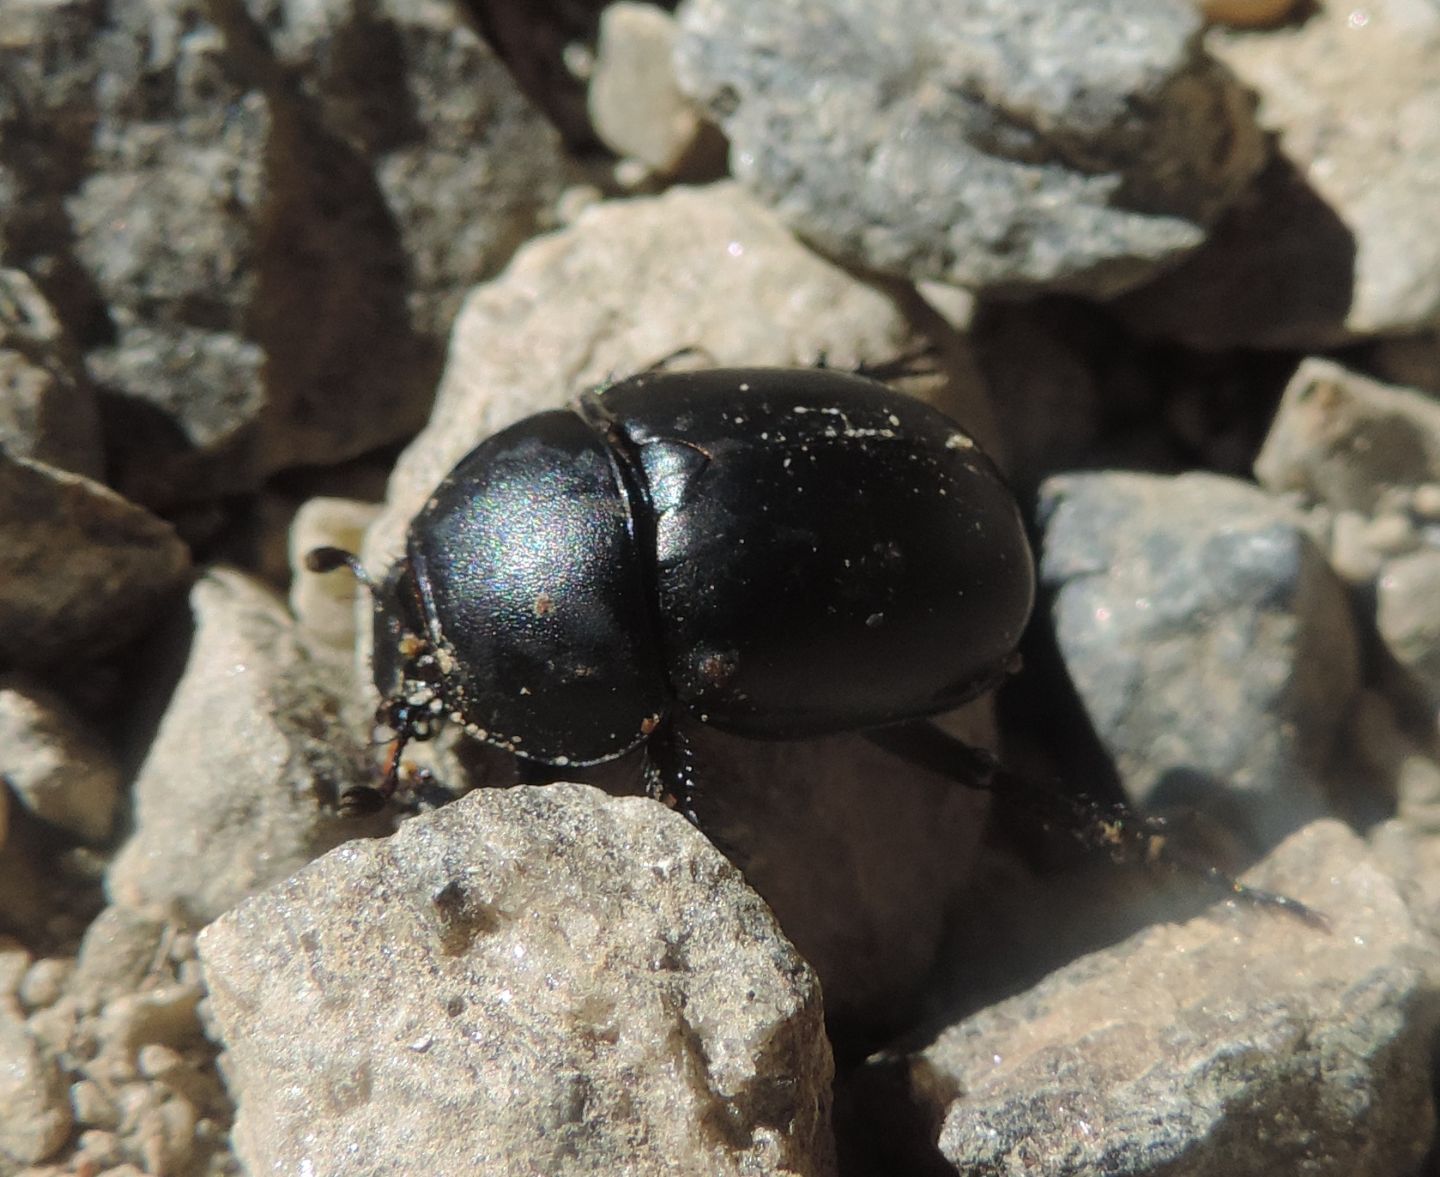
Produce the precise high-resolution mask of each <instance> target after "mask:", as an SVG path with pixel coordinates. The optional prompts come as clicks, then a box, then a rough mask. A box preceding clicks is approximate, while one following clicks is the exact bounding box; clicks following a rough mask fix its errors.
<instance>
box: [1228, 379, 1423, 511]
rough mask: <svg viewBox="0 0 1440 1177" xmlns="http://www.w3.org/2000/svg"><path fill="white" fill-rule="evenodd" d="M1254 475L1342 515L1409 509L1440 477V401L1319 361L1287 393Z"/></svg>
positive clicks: (1268, 485) (1267, 484) (1275, 488)
mask: <svg viewBox="0 0 1440 1177" xmlns="http://www.w3.org/2000/svg"><path fill="white" fill-rule="evenodd" d="M1255 477H1256V478H1257V479H1259V481H1260V484H1261V485H1262V486H1264V487H1266V488H1268V489H1269V490H1272V491H1276V492H1283V491H1295V492H1298V493H1299V494H1300V495H1302V496H1303V497H1304V498H1306V499H1307V500H1309V501H1316V500H1318V501H1320V502H1323V503H1326V504H1328V505H1329V506H1331V507H1333V508H1335V509H1336V510H1340V511H1344V510H1352V511H1358V512H1361V513H1362V514H1365V515H1374V514H1376V513H1377V512H1378V511H1379V510H1380V509H1381V508H1383V507H1385V506H1386V505H1389V504H1394V503H1396V502H1405V503H1407V505H1408V499H1409V497H1410V495H1411V494H1412V493H1413V491H1414V490H1415V489H1416V488H1417V487H1419V486H1421V485H1427V484H1429V483H1433V482H1435V481H1437V480H1440V404H1437V403H1436V402H1435V400H1434V399H1432V398H1431V397H1428V396H1425V395H1424V394H1423V393H1419V392H1415V391H1413V390H1411V389H1407V388H1396V387H1394V386H1392V385H1387V384H1382V383H1380V382H1379V381H1378V380H1371V379H1370V378H1369V377H1367V376H1362V375H1360V374H1359V373H1358V372H1351V371H1349V370H1347V369H1345V368H1343V367H1341V366H1340V365H1339V364H1337V363H1335V362H1334V361H1332V360H1324V359H1319V358H1315V357H1312V358H1310V359H1307V360H1305V361H1304V362H1303V363H1302V364H1301V365H1300V367H1299V368H1297V369H1296V371H1295V375H1294V376H1293V377H1292V378H1291V380H1290V383H1289V384H1288V385H1287V386H1286V388H1285V395H1284V396H1283V398H1282V399H1281V401H1280V408H1279V410H1278V411H1277V412H1276V414H1275V420H1274V423H1273V424H1272V425H1271V427H1270V432H1269V434H1268V435H1267V436H1266V438H1265V445H1264V448H1263V449H1261V451H1260V455H1259V456H1258V457H1257V458H1256V459H1255Z"/></svg>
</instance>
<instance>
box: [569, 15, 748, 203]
mask: <svg viewBox="0 0 1440 1177" xmlns="http://www.w3.org/2000/svg"><path fill="white" fill-rule="evenodd" d="M676 35H677V33H676V28H675V19H674V18H673V17H672V16H671V15H670V14H669V13H668V12H666V11H665V9H663V8H660V7H657V6H656V5H654V4H640V3H636V2H635V0H617V3H614V4H611V5H609V6H608V7H606V8H605V10H604V11H603V12H602V13H601V14H600V37H599V42H598V43H597V45H596V49H595V67H594V69H593V71H592V72H591V75H590V87H589V91H588V101H589V108H590V121H591V123H592V124H593V125H594V127H595V133H596V134H597V135H598V136H599V137H600V139H601V141H602V142H603V143H604V144H605V145H606V146H607V147H609V148H610V150H611V151H613V152H615V154H616V155H620V156H628V157H630V158H631V159H636V160H639V161H640V162H641V163H643V164H644V165H645V167H646V168H647V169H648V170H649V171H651V172H654V173H657V174H659V175H662V176H674V175H676V174H677V173H693V172H696V171H707V170H708V171H709V172H711V173H712V174H719V173H723V171H724V157H725V144H724V141H723V139H722V138H721V136H720V135H719V134H718V133H717V132H716V131H715V129H714V128H713V127H712V126H710V125H709V124H708V123H706V121H705V119H704V117H703V116H702V115H701V113H700V111H699V110H698V109H696V107H695V105H694V104H693V103H691V101H690V100H689V99H688V98H686V97H685V95H684V94H682V93H681V92H680V87H679V86H678V85H677V84H676V81H675V69H674V66H673V64H672V63H671V57H672V55H673V53H674V49H675V38H676ZM716 165H718V166H716Z"/></svg>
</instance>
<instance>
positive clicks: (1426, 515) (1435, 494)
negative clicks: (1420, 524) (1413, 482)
mask: <svg viewBox="0 0 1440 1177" xmlns="http://www.w3.org/2000/svg"><path fill="white" fill-rule="evenodd" d="M1410 509H1411V510H1412V511H1414V512H1415V514H1417V515H1418V516H1420V518H1421V519H1425V520H1427V521H1431V522H1436V521H1440V482H1425V483H1422V484H1421V485H1419V486H1417V487H1416V488H1415V490H1414V492H1413V493H1412V494H1411V495H1410Z"/></svg>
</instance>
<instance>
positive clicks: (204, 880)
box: [107, 569, 378, 924]
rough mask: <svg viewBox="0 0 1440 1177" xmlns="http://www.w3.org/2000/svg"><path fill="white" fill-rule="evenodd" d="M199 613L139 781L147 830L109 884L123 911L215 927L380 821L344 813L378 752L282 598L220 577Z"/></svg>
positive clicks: (203, 584) (216, 574)
mask: <svg viewBox="0 0 1440 1177" xmlns="http://www.w3.org/2000/svg"><path fill="white" fill-rule="evenodd" d="M191 608H192V610H193V612H194V617H195V633H194V637H193V639H192V641H191V647H190V651H189V655H188V659H187V661H186V665H185V669H184V671H183V673H182V675H181V678H180V681H179V684H178V685H177V686H176V688H175V692H174V695H173V696H172V698H171V700H170V704H169V706H168V708H167V709H166V712H165V715H164V718H163V719H162V721H161V723H160V729H159V731H158V732H157V733H156V736H155V741H154V743H153V744H152V745H151V747H150V751H149V754H148V755H147V756H146V758H145V762H144V763H143V764H142V765H141V767H140V771H139V774H138V776H137V778H136V780H135V786H134V790H135V832H134V834H133V835H132V836H131V837H130V839H129V841H127V842H126V843H125V845H124V846H123V847H122V849H121V850H120V853H119V854H118V855H117V856H116V858H115V861H114V862H113V863H112V865H111V867H110V871H109V874H108V876H107V887H108V889H109V892H110V895H111V898H112V900H113V901H114V902H116V903H118V904H121V905H122V906H125V907H130V908H133V909H135V910H136V911H138V912H141V913H145V914H149V915H152V916H155V917H157V918H163V917H165V916H167V915H175V916H178V917H179V918H180V919H181V920H182V921H188V922H191V923H194V924H202V923H206V922H208V921H209V920H212V919H214V918H215V917H216V916H218V915H219V914H220V913H221V912H223V911H225V910H227V909H228V908H229V907H231V906H233V905H234V904H235V903H237V902H239V901H240V900H241V899H242V898H244V897H245V896H246V895H249V894H251V893H252V892H254V891H257V890H259V889H260V888H262V887H265V886H268V885H269V884H271V883H273V882H276V881H277V880H279V879H282V878H284V877H285V876H286V875H288V874H290V873H291V872H293V871H295V870H297V869H298V868H299V867H301V866H303V865H304V864H305V863H307V862H309V861H310V860H311V859H312V858H314V857H315V856H317V855H318V854H321V853H323V852H324V851H326V850H328V849H330V848H331V847H332V846H334V845H336V844H337V843H339V842H340V841H341V840H342V839H344V838H346V837H354V836H356V835H357V834H363V833H367V832H368V833H374V832H376V830H377V829H378V826H377V825H376V824H375V823H373V822H372V823H370V824H366V823H356V822H354V821H348V820H344V819H341V818H339V817H338V816H337V814H336V812H335V810H334V808H333V805H334V802H335V798H336V797H337V796H338V793H339V792H340V791H342V790H343V789H345V788H346V787H348V786H349V785H351V784H355V783H359V782H360V781H361V780H364V779H367V775H368V771H367V766H366V764H365V759H364V753H363V752H362V750H361V749H359V748H357V747H356V746H355V744H354V741H353V738H352V735H351V731H350V729H349V728H348V727H346V726H345V725H344V724H343V723H342V722H341V721H340V720H339V718H338V715H337V712H338V709H339V704H338V701H337V699H336V698H335V697H334V695H333V694H331V693H330V691H329V689H328V688H327V685H326V682H325V672H324V671H323V668H322V667H320V666H319V665H317V664H314V663H311V662H310V661H309V660H308V659H307V658H306V657H305V655H304V653H303V652H302V651H301V650H300V648H299V646H298V643H297V641H296V637H295V633H294V628H293V623H292V622H291V620H290V618H289V617H288V615H287V614H286V613H285V611H284V609H283V607H282V606H281V604H280V602H279V601H278V600H276V599H275V598H274V597H273V596H272V595H271V594H270V593H269V592H268V591H267V590H265V589H263V588H262V587H260V586H259V585H257V584H255V583H254V582H252V581H250V580H248V579H247V578H246V577H244V576H243V575H241V574H240V573H238V572H234V571H229V570H225V569H214V570H211V571H210V572H209V573H207V574H206V575H205V576H204V577H203V578H202V579H201V580H200V581H199V582H198V583H197V584H196V586H195V589H194V591H193V592H192V594H191Z"/></svg>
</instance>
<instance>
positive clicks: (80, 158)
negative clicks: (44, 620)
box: [0, 0, 566, 507]
mask: <svg viewBox="0 0 1440 1177" xmlns="http://www.w3.org/2000/svg"><path fill="white" fill-rule="evenodd" d="M6 28H7V35H8V39H7V52H8V55H9V60H12V61H13V62H14V63H15V65H14V69H13V71H12V75H11V76H13V79H14V85H15V94H14V97H13V99H12V101H14V102H15V103H16V104H17V107H16V109H17V116H16V117H14V118H12V119H10V120H8V122H7V144H8V146H9V148H10V152H9V158H13V159H19V160H25V161H27V162H28V161H36V162H35V163H34V164H33V165H32V166H30V167H28V168H24V169H17V170H16V171H15V172H13V173H12V172H10V171H9V170H8V169H7V170H6V171H5V173H4V174H3V175H0V190H7V189H8V190H13V191H14V192H15V193H16V194H17V199H15V200H14V201H6V202H0V228H3V231H4V232H5V235H6V240H7V243H10V244H11V246H12V247H11V248H10V249H9V250H8V251H7V257H10V258H11V259H12V261H11V264H13V265H19V266H21V267H22V268H24V269H25V270H26V271H28V272H29V273H31V274H32V275H42V274H43V275H44V276H45V277H44V279H43V280H42V281H41V285H42V287H43V288H44V290H45V293H46V294H47V295H49V296H50V297H51V298H52V300H53V301H54V302H55V305H56V307H57V310H58V313H59V315H60V318H61V320H62V321H63V322H64V323H65V324H66V325H67V326H68V327H70V328H71V330H72V332H73V334H74V335H75V338H76V340H77V343H78V344H79V346H80V347H81V348H82V349H83V350H84V352H85V362H86V365H87V368H88V371H89V372H90V374H91V376H92V377H93V378H94V380H95V381H96V383H97V384H98V385H99V386H101V388H102V390H103V392H104V396H105V404H106V418H107V423H106V424H107V434H108V437H109V441H110V445H111V453H110V455H109V456H110V458H111V461H112V464H113V465H112V469H113V471H114V474H115V476H116V479H117V485H119V486H120V487H121V488H122V489H123V490H124V491H126V493H128V494H130V495H131V496H132V497H135V498H137V499H139V500H140V501H142V502H145V503H147V504H150V505H157V506H166V507H171V506H175V505H177V504H179V503H183V502H187V501H192V500H195V499H205V498H209V497H213V496H215V495H219V494H225V493H229V492H234V491H238V490H252V489H255V488H256V487H258V485H259V484H260V482H261V480H263V479H264V478H265V477H266V476H267V475H268V474H270V473H272V472H274V471H276V470H278V469H282V468H284V467H286V466H289V465H292V464H295V463H297V462H305V463H314V462H334V461H337V460H340V459H342V458H344V457H348V456H353V455H355V454H358V453H361V452H364V451H366V450H369V449H371V448H373V447H375V446H377V445H380V444H383V443H385V442H389V441H393V440H395V439H396V438H398V437H400V436H403V435H404V434H405V433H407V432H409V431H412V430H413V429H415V428H418V426H419V425H420V423H421V422H422V420H423V419H424V414H425V411H426V407H427V405H428V402H429V398H430V395H431V391H432V389H433V384H434V378H435V375H436V374H437V372H438V367H439V361H440V353H441V340H442V338H443V333H444V331H445V330H446V328H447V326H448V324H449V321H450V318H451V317H452V316H453V314H454V312H455V309H456V308H457V306H458V304H459V300H460V297H461V295H462V294H463V292H464V290H465V289H466V288H467V287H468V286H469V284H470V283H472V282H474V281H475V280H476V279H478V278H480V277H483V276H484V275H486V274H487V273H492V272H494V271H495V270H496V269H498V267H499V266H500V264H502V262H503V261H504V260H505V259H506V258H507V257H508V256H509V254H510V253H511V251H512V250H513V249H514V247H515V244H516V242H517V241H519V240H521V239H523V237H525V236H527V235H528V234H530V233H532V232H533V231H534V229H535V226H536V221H537V217H538V216H539V215H540V213H541V211H542V210H544V209H545V208H546V207H547V205H548V204H549V203H550V202H551V201H553V199H554V198H555V196H556V194H557V193H558V190H559V187H560V184H561V180H562V177H563V176H564V174H565V172H566V165H565V163H564V161H563V160H562V159H561V158H560V155H559V150H558V147H559V144H558V140H557V138H556V136H555V135H554V133H553V132H552V131H551V130H550V129H549V127H548V126H547V125H546V124H545V123H544V121H543V119H542V117H541V116H540V115H539V114H538V113H537V112H536V111H534V110H533V109H532V108H531V107H530V106H529V105H528V104H527V103H526V102H525V101H524V100H523V99H522V98H521V97H520V95H519V94H518V92H517V91H516V90H515V87H514V84H513V83H512V82H511V80H510V78H509V76H508V75H507V73H506V72H505V70H504V68H503V66H502V65H501V64H500V62H499V61H497V60H496V59H495V58H494V56H493V55H492V54H491V52H490V51H489V50H488V49H487V48H486V47H485V44H484V42H482V41H481V39H480V38H479V36H478V35H477V34H476V33H475V32H474V31H473V30H472V29H471V28H470V27H469V25H468V24H467V23H466V22H465V21H464V20H463V19H462V18H461V16H460V15H459V14H458V13H456V12H452V11H451V10H450V9H449V8H447V7H445V6H443V5H425V4H416V3H411V2H409V0H380V3H378V4H366V3H358V2H357V3H350V2H348V0H345V2H342V3H338V4H330V5H325V6H322V7H321V8H314V7H313V6H308V5H305V4H299V3H294V2H292V0H237V2H236V3H233V4H225V5H222V6H219V7H215V6H212V5H208V4H205V3H203V2H201V0H152V2H149V3H146V4H134V5H122V6H120V7H119V8H118V9H116V10H115V11H114V12H113V13H111V12H108V11H107V12H101V11H100V10H98V9H95V8H94V7H93V6H91V5H87V4H83V3H79V2H76V0H63V2H62V3H60V4H58V5H57V4H55V3H52V2H50V0H14V3H12V4H9V5H7V22H6ZM61 63H63V66H62V65H61ZM22 109H23V111H24V114H25V117H24V118H19V117H18V111H19V110H22ZM20 196H23V199H18V197H20Z"/></svg>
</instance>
